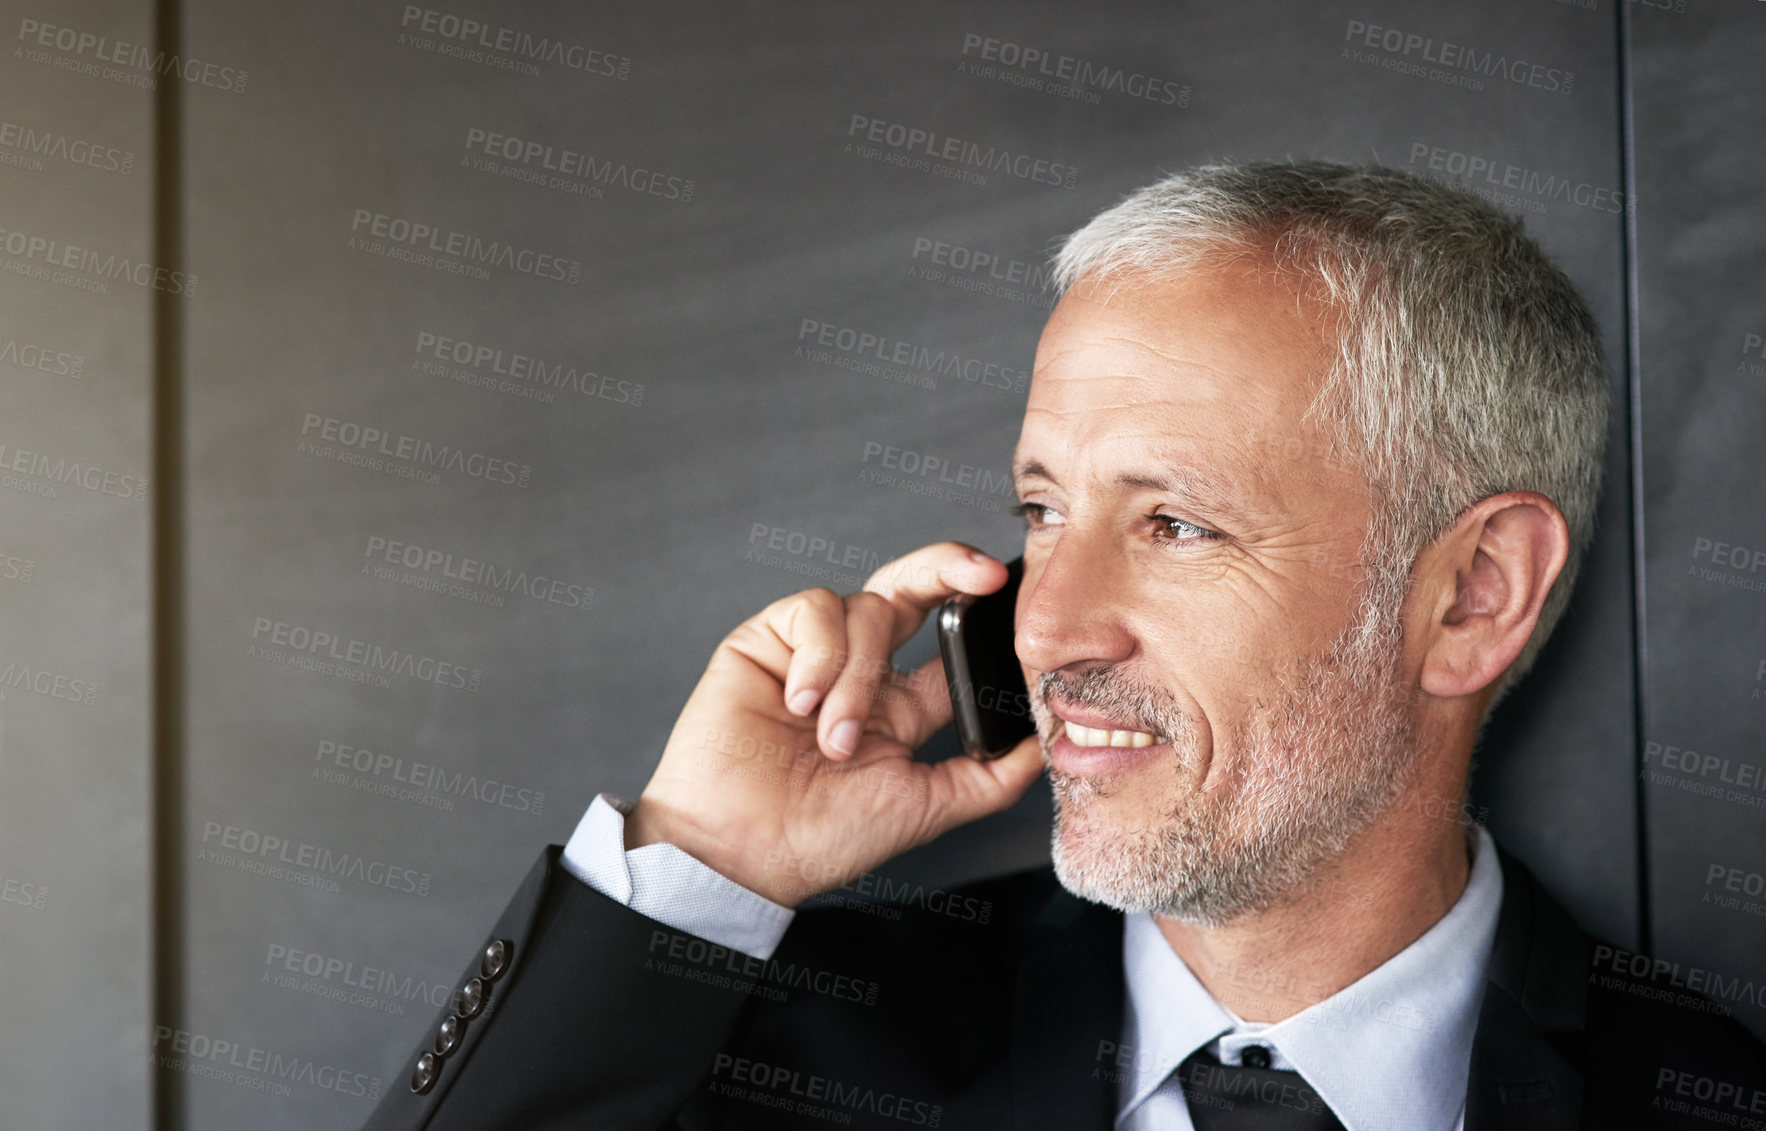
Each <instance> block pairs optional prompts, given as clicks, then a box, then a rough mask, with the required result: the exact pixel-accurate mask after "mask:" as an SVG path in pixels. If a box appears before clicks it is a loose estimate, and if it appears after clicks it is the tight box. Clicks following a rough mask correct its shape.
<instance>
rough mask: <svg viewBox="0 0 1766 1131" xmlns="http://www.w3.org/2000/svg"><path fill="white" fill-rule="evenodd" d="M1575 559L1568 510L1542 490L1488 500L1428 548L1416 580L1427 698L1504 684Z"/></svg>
mask: <svg viewBox="0 0 1766 1131" xmlns="http://www.w3.org/2000/svg"><path fill="white" fill-rule="evenodd" d="M1569 552H1570V530H1569V525H1568V524H1567V523H1566V522H1565V521H1564V516H1563V512H1561V511H1559V510H1558V508H1557V505H1556V504H1555V503H1553V502H1552V501H1551V500H1550V499H1548V498H1546V497H1545V496H1544V495H1541V494H1539V493H1537V492H1535V491H1508V492H1505V493H1504V494H1501V495H1492V496H1490V497H1489V498H1487V499H1481V500H1479V501H1478V502H1477V503H1475V504H1473V505H1472V506H1471V507H1469V508H1468V509H1467V510H1466V511H1465V512H1464V513H1463V514H1461V515H1460V516H1459V518H1458V519H1457V520H1455V522H1454V524H1453V526H1452V527H1451V528H1450V529H1449V530H1448V531H1447V532H1446V533H1445V534H1443V535H1441V537H1439V538H1437V539H1436V540H1435V541H1434V542H1432V543H1430V544H1429V545H1428V546H1427V547H1425V548H1424V550H1423V552H1422V553H1421V554H1419V555H1417V562H1416V567H1415V568H1414V569H1413V570H1412V572H1411V586H1412V587H1411V598H1412V601H1413V606H1412V608H1413V612H1414V613H1415V615H1416V616H1417V617H1419V618H1421V623H1420V624H1417V622H1415V621H1413V622H1412V624H1413V625H1414V626H1415V627H1416V628H1417V629H1418V630H1419V637H1420V639H1421V640H1422V641H1423V645H1424V650H1423V663H1422V671H1421V672H1420V673H1419V677H1418V678H1419V682H1420V684H1421V687H1422V689H1423V691H1425V692H1427V693H1428V694H1430V695H1433V696H1436V697H1438V698H1443V699H1451V698H1457V697H1459V696H1462V695H1472V694H1475V693H1477V692H1479V691H1482V690H1483V689H1484V688H1486V687H1488V686H1489V685H1491V684H1492V683H1495V682H1496V679H1497V677H1499V676H1501V675H1502V673H1503V672H1504V671H1506V670H1507V669H1508V666H1509V665H1510V664H1512V663H1513V662H1514V660H1515V657H1516V656H1518V655H1520V654H1521V649H1522V648H1523V647H1525V646H1526V643H1527V640H1528V638H1529V637H1531V636H1532V635H1533V626H1534V625H1535V624H1537V623H1538V622H1539V609H1540V606H1541V605H1543V604H1544V603H1545V595H1546V594H1547V593H1548V592H1550V590H1551V585H1552V582H1554V581H1556V580H1557V576H1558V574H1559V572H1561V571H1562V570H1563V568H1564V561H1565V560H1566V559H1567V558H1568V557H1569Z"/></svg>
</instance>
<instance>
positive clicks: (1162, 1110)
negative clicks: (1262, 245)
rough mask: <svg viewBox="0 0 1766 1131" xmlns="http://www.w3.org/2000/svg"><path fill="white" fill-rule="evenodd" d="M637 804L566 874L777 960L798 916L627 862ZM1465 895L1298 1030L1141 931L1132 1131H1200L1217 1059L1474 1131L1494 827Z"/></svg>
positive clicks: (1137, 933)
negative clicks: (1468, 1119) (1246, 1056)
mask: <svg viewBox="0 0 1766 1131" xmlns="http://www.w3.org/2000/svg"><path fill="white" fill-rule="evenodd" d="M630 809H631V805H630V804H629V803H627V802H623V801H620V800H619V799H618V798H614V797H611V796H609V795H608V794H601V795H600V796H598V797H596V798H595V801H594V803H593V804H591V805H590V806H589V810H588V812H587V813H585V814H584V815H583V819H582V821H581V822H579V823H578V825H577V827H576V831H575V832H574V833H573V834H571V837H570V841H569V843H568V844H566V845H565V846H564V860H563V865H564V868H565V870H566V871H568V872H570V873H571V874H572V875H574V876H576V877H577V878H578V879H580V880H582V881H583V882H584V883H586V884H588V885H589V886H590V887H592V888H594V889H595V890H596V891H599V892H600V893H601V894H603V895H606V896H608V897H609V898H611V899H614V900H617V901H618V902H620V903H622V904H624V905H625V906H627V907H630V908H631V909H632V910H634V911H636V912H638V913H639V914H642V915H645V916H648V917H649V918H651V919H655V920H656V921H657V922H659V923H662V924H663V925H665V926H668V927H673V928H674V929H675V930H678V931H685V932H687V933H689V934H693V935H697V936H699V937H700V938H703V939H707V940H709V941H711V942H714V943H718V944H720V945H722V946H727V947H729V948H730V949H732V950H739V951H741V952H743V953H745V954H750V955H753V956H754V957H756V958H760V959H767V958H771V957H772V954H773V951H774V949H776V948H777V947H778V945H779V940H780V939H782V938H783V937H784V935H785V929H786V928H787V927H789V926H790V925H791V920H792V919H793V917H794V916H795V915H796V912H794V911H792V910H791V909H790V908H788V907H782V906H780V905H779V904H776V903H774V902H772V901H771V900H769V899H766V898H765V897H763V896H760V895H758V894H756V893H754V892H751V891H749V890H748V889H747V888H744V887H742V886H741V885H739V884H737V883H735V882H734V881H732V880H729V879H726V878H725V877H724V876H722V875H720V874H718V873H717V872H716V871H714V870H713V869H712V868H710V867H709V866H707V865H705V864H703V863H701V862H700V861H698V860H696V859H694V858H693V857H692V856H689V855H688V854H687V853H685V852H683V851H681V850H680V849H679V848H676V847H675V846H674V845H671V844H651V845H646V846H644V847H643V848H634V849H632V850H631V851H629V852H628V851H626V850H625V816H624V814H625V813H626V812H628V811H629V810H630ZM1467 841H1468V848H1469V849H1470V851H1471V853H1472V866H1471V875H1470V877H1469V878H1468V879H1467V881H1466V887H1465V890H1464V891H1463V892H1462V893H1460V897H1459V899H1458V900H1457V901H1455V903H1454V905H1453V906H1452V907H1451V908H1450V909H1449V910H1448V912H1447V914H1446V915H1444V916H1442V917H1441V919H1440V920H1439V921H1437V922H1436V923H1435V924H1434V926H1432V927H1430V928H1429V929H1428V930H1427V931H1425V932H1423V934H1422V936H1421V937H1419V938H1418V939H1417V940H1416V941H1414V942H1412V943H1411V944H1410V945H1409V946H1407V947H1405V948H1404V949H1403V950H1401V951H1399V952H1398V953H1397V954H1395V955H1393V956H1392V957H1391V958H1389V959H1387V960H1386V961H1385V962H1384V963H1382V964H1380V965H1379V966H1378V967H1376V968H1375V969H1373V970H1371V971H1369V972H1368V973H1367V974H1366V975H1364V976H1363V977H1362V978H1361V979H1360V980H1359V981H1357V982H1355V983H1354V984H1352V985H1350V986H1347V987H1345V988H1343V989H1341V990H1339V991H1337V992H1336V993H1334V994H1332V995H1331V996H1330V997H1327V998H1325V999H1324V1000H1322V1001H1320V1002H1318V1003H1316V1004H1314V1005H1311V1006H1308V1007H1307V1008H1306V1009H1303V1010H1301V1011H1300V1012H1299V1013H1296V1014H1294V1015H1293V1016H1291V1017H1288V1018H1287V1019H1285V1020H1283V1021H1279V1022H1276V1023H1274V1024H1269V1023H1266V1022H1248V1021H1243V1020H1241V1019H1240V1018H1239V1017H1237V1016H1236V1015H1235V1014H1233V1013H1232V1011H1230V1010H1228V1009H1227V1008H1226V1007H1225V1006H1223V1005H1221V1004H1220V1003H1219V1002H1217V1001H1215V1000H1214V997H1213V995H1211V994H1209V992H1208V991H1207V990H1206V989H1205V988H1203V986H1202V983H1201V982H1199V981H1197V980H1196V976H1195V975H1194V974H1192V973H1191V972H1190V969H1189V967H1188V966H1186V965H1185V964H1184V962H1183V960H1182V959H1181V958H1179V957H1178V956H1177V952H1176V951H1174V950H1172V949H1171V946H1170V944H1169V943H1167V942H1166V941H1165V936H1164V935H1162V934H1160V933H1159V928H1158V925H1157V924H1156V923H1154V921H1153V917H1152V915H1150V914H1148V913H1145V912H1142V913H1140V914H1136V915H1129V916H1127V917H1126V921H1125V923H1124V929H1123V938H1122V967H1123V974H1124V979H1125V983H1126V986H1127V1001H1126V1003H1125V1009H1124V1016H1123V1025H1122V1041H1121V1045H1122V1054H1121V1055H1120V1056H1119V1058H1118V1060H1117V1061H1116V1070H1117V1071H1119V1073H1120V1075H1119V1076H1118V1078H1117V1116H1116V1126H1117V1128H1119V1129H1121V1131H1194V1125H1193V1124H1192V1123H1191V1122H1190V1116H1189V1108H1188V1106H1187V1105H1186V1104H1185V1102H1184V1096H1183V1089H1182V1087H1181V1086H1180V1085H1179V1083H1178V1081H1177V1078H1176V1077H1175V1076H1174V1075H1172V1074H1173V1073H1174V1072H1175V1070H1176V1069H1177V1067H1178V1065H1179V1064H1180V1063H1181V1062H1182V1061H1183V1060H1185V1059H1186V1058H1187V1057H1188V1056H1189V1055H1190V1054H1191V1053H1193V1052H1195V1051H1196V1050H1197V1049H1199V1048H1203V1047H1204V1046H1206V1047H1208V1048H1209V1050H1210V1051H1211V1052H1213V1053H1214V1054H1215V1055H1216V1056H1217V1057H1218V1058H1219V1059H1220V1061H1221V1063H1223V1064H1237V1063H1239V1057H1240V1054H1241V1052H1242V1051H1243V1050H1244V1048H1245V1047H1246V1046H1248V1045H1262V1046H1264V1047H1265V1048H1266V1049H1268V1050H1269V1053H1270V1067H1272V1068H1282V1069H1292V1070H1294V1071H1297V1072H1299V1073H1300V1075H1301V1077H1302V1078H1303V1079H1304V1080H1305V1081H1306V1083H1307V1084H1308V1085H1310V1086H1311V1088H1312V1089H1313V1090H1314V1091H1315V1092H1317V1093H1318V1095H1319V1097H1320V1098H1321V1099H1323V1100H1324V1101H1325V1103H1327V1104H1329V1105H1330V1108H1331V1111H1332V1112H1334V1113H1335V1114H1336V1116H1337V1118H1338V1120H1339V1121H1341V1122H1342V1124H1343V1126H1344V1127H1345V1128H1346V1129H1347V1131H1461V1129H1463V1127H1464V1125H1465V1097H1466V1079H1467V1076H1468V1073H1469V1071H1470V1067H1471V1053H1472V1035H1473V1033H1474V1032H1475V1030H1476V1029H1477V1023H1478V1010H1479V1007H1480V1005H1481V1004H1482V1002H1483V996H1484V979H1485V966H1486V965H1487V963H1488V961H1489V957H1490V950H1491V946H1492V945H1493V944H1494V942H1495V939H1496V919H1497V912H1498V910H1499V909H1500V907H1501V905H1502V868H1501V866H1500V865H1499V864H1498V862H1497V859H1496V846H1495V842H1493V841H1492V840H1491V839H1490V834H1489V833H1488V832H1486V831H1485V830H1484V829H1483V827H1482V826H1477V827H1475V828H1474V829H1473V830H1471V835H1468V837H1467Z"/></svg>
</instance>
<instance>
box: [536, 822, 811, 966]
mask: <svg viewBox="0 0 1766 1131" xmlns="http://www.w3.org/2000/svg"><path fill="white" fill-rule="evenodd" d="M631 808H632V803H631V802H629V801H621V800H620V799H619V798H617V797H614V796H613V795H611V794H607V793H601V794H597V795H596V796H595V800H594V802H593V803H591V804H590V805H589V810H588V812H586V813H584V814H583V819H582V820H581V821H578V822H577V826H576V831H575V832H574V833H571V834H570V842H569V843H568V844H566V845H565V846H564V860H563V864H564V870H565V871H567V872H569V873H570V874H571V875H573V876H575V877H576V878H577V879H579V880H581V881H582V882H583V883H585V884H588V885H589V886H590V887H592V888H594V889H595V890H596V891H598V892H600V893H601V894H602V895H604V896H606V897H607V898H609V899H611V900H613V901H615V902H616V903H620V904H623V905H625V906H626V907H629V908H631V909H632V910H633V911H636V912H637V913H638V914H640V915H643V916H646V917H648V918H651V919H654V920H656V921H657V922H658V923H661V924H662V925H663V926H665V927H673V928H674V929H675V930H677V931H685V932H686V933H687V934H690V935H697V936H699V937H700V938H702V939H705V940H706V941H708V942H714V943H717V944H718V945H719V946H725V947H729V948H730V949H731V950H736V951H741V952H742V953H743V954H746V955H749V956H751V957H754V958H758V959H761V960H762V961H765V960H767V959H769V958H771V957H772V956H773V951H775V950H777V949H778V946H779V940H780V939H782V938H784V937H785V928H786V927H789V926H790V925H791V920H792V919H794V918H795V917H796V916H797V912H795V911H793V910H791V908H789V907H783V906H780V905H779V904H777V903H774V902H773V901H772V900H770V899H768V898H766V897H765V896H764V895H760V894H758V893H756V892H752V891H749V890H748V889H747V888H745V887H743V886H742V885H741V884H739V883H737V882H736V881H734V880H732V879H730V878H729V877H727V876H725V875H723V874H722V873H720V872H718V871H717V870H715V869H713V868H712V867H711V866H710V865H708V864H705V863H702V862H701V861H699V860H697V859H695V858H694V857H692V856H689V855H688V854H687V853H685V852H683V851H681V850H680V849H679V848H676V847H675V846H674V845H672V844H646V845H645V846H644V847H642V848H634V849H632V850H631V851H629V852H628V851H626V847H625V815H626V814H627V813H629V812H631Z"/></svg>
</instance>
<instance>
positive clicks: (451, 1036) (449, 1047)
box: [435, 1014, 466, 1056]
mask: <svg viewBox="0 0 1766 1131" xmlns="http://www.w3.org/2000/svg"><path fill="white" fill-rule="evenodd" d="M465 1032H466V1022H464V1021H462V1020H461V1019H460V1017H459V1016H458V1015H457V1014H450V1015H449V1016H448V1017H447V1018H446V1019H445V1020H444V1021H442V1023H441V1028H439V1029H437V1030H436V1031H435V1054H436V1055H437V1056H447V1055H448V1054H449V1053H451V1052H453V1051H454V1050H455V1049H457V1048H459V1047H460V1038H461V1037H462V1036H463V1035H465Z"/></svg>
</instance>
